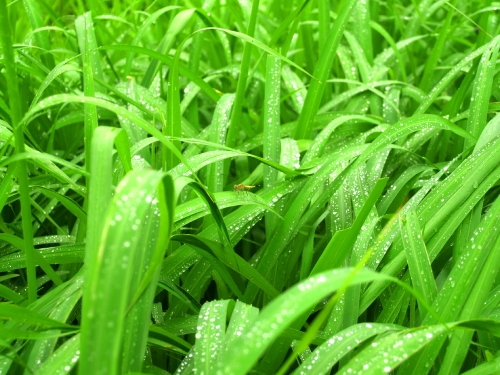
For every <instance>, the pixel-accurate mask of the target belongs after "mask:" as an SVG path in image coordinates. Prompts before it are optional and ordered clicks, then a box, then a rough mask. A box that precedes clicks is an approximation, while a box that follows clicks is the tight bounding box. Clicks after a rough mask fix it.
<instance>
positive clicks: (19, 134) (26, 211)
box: [0, 0, 37, 302]
mask: <svg viewBox="0 0 500 375" xmlns="http://www.w3.org/2000/svg"><path fill="white" fill-rule="evenodd" d="M9 14H10V12H9V11H8V10H7V1H6V0H0V25H2V26H0V38H1V44H2V49H3V64H4V66H5V72H6V77H5V78H6V81H7V87H8V95H9V104H10V111H11V121H12V128H13V129H14V141H15V145H16V147H15V148H16V153H17V154H22V153H24V151H25V146H24V132H23V126H22V124H21V118H22V109H21V96H20V94H19V84H18V80H17V72H16V62H15V60H14V50H13V48H12V43H13V41H12V33H11V28H10V19H9ZM16 172H17V178H18V180H19V193H20V198H21V211H22V229H23V237H24V247H25V252H26V269H27V274H28V275H27V276H28V297H29V300H30V302H34V301H35V300H36V298H37V286H36V266H35V255H34V253H35V248H34V244H33V235H34V233H33V231H32V228H31V204H30V193H29V187H28V167H27V164H26V161H24V160H20V161H18V162H17V168H16Z"/></svg>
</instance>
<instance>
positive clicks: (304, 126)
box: [294, 0, 358, 139]
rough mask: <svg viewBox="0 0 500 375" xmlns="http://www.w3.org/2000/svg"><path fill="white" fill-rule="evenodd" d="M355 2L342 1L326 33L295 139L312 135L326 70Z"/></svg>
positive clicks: (355, 0)
mask: <svg viewBox="0 0 500 375" xmlns="http://www.w3.org/2000/svg"><path fill="white" fill-rule="evenodd" d="M357 3H358V1H357V0H346V1H345V2H344V3H343V5H342V10H341V11H340V13H339V15H338V17H337V19H336V20H335V22H334V24H333V26H332V28H331V30H330V33H329V34H328V39H327V40H326V45H325V46H324V47H323V49H322V50H321V54H320V55H319V59H318V62H317V63H316V66H315V68H314V73H313V76H314V77H316V79H317V80H312V81H311V84H310V86H309V89H308V90H307V96H306V99H305V102H304V109H303V110H302V112H301V113H300V117H299V122H298V124H297V128H296V130H295V137H294V138H295V139H302V138H310V137H311V135H312V127H313V122H314V121H313V120H314V117H315V116H316V113H317V112H318V108H319V105H320V103H321V98H322V96H323V90H324V88H325V85H326V80H327V79H328V72H329V71H330V69H331V67H332V63H333V59H334V57H335V55H336V51H337V47H338V45H339V43H340V39H341V38H342V35H343V33H344V30H345V28H346V26H347V22H348V21H349V18H350V16H351V14H352V12H353V11H354V8H355V7H356V4H357Z"/></svg>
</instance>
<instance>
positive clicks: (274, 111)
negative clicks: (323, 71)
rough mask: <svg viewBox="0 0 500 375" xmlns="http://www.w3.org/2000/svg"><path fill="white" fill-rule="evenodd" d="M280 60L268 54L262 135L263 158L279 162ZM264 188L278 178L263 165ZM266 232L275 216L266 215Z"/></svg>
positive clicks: (268, 230)
mask: <svg viewBox="0 0 500 375" xmlns="http://www.w3.org/2000/svg"><path fill="white" fill-rule="evenodd" d="M280 71H281V61H280V59H278V58H277V57H275V56H272V55H268V57H267V62H266V89H265V96H264V109H263V111H264V118H263V120H262V121H263V128H264V129H263V137H264V139H265V142H264V150H263V156H264V158H265V159H268V160H271V161H273V162H275V163H279V162H280V154H281V141H280V138H281V137H280V92H281V90H280V88H281V85H280V83H281V74H280ZM263 174H264V188H267V187H270V186H273V185H274V184H275V183H276V181H277V180H278V171H277V170H276V169H274V168H271V167H269V166H268V165H264V171H263ZM265 220H266V233H267V234H268V235H270V234H271V231H272V228H273V227H274V226H275V220H276V218H275V217H273V216H271V215H270V214H268V215H266V219H265Z"/></svg>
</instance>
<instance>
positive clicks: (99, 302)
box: [79, 170, 168, 375]
mask: <svg viewBox="0 0 500 375" xmlns="http://www.w3.org/2000/svg"><path fill="white" fill-rule="evenodd" d="M162 178H163V177H162V174H161V173H159V172H154V171H148V170H139V171H134V172H132V173H129V174H127V176H126V177H125V178H124V180H122V182H121V183H120V185H119V186H118V188H117V191H116V194H115V195H114V197H113V199H112V201H111V203H110V205H109V208H108V210H107V213H106V215H105V217H104V220H105V223H104V226H103V230H102V236H101V241H100V243H99V247H98V248H97V249H95V250H94V251H93V252H92V254H91V255H92V257H93V258H94V259H93V260H92V263H90V262H89V263H88V266H89V267H88V268H87V270H86V284H85V288H84V296H83V310H82V319H83V321H82V329H81V335H82V337H81V352H82V354H81V355H82V357H81V361H80V367H79V371H80V373H81V374H90V373H92V374H96V375H97V374H119V373H122V370H121V368H123V369H124V371H125V372H128V369H129V368H130V369H132V370H133V367H135V366H137V365H134V366H133V367H130V366H131V363H137V358H138V357H142V356H143V355H144V350H145V348H146V341H145V337H144V334H145V333H146V334H147V331H145V330H144V328H146V327H147V326H148V325H149V318H148V314H149V311H150V306H151V302H152V298H153V297H154V286H155V284H156V283H155V282H154V281H153V283H152V284H151V286H153V288H150V291H149V293H147V294H145V296H146V298H145V299H144V300H142V299H139V300H138V301H137V303H136V306H137V304H139V303H141V302H142V303H141V304H142V305H143V306H138V310H136V311H137V314H135V311H134V310H132V314H133V315H132V316H135V319H136V322H135V324H137V325H138V326H137V328H136V332H137V333H134V334H132V333H130V332H128V331H127V330H128V328H127V327H131V324H130V323H131V322H129V321H128V319H127V318H126V316H125V314H126V312H127V306H128V304H129V303H130V302H131V301H130V300H131V296H132V295H133V294H134V292H135V290H136V289H137V288H138V287H139V283H140V281H141V279H142V276H143V275H144V274H145V273H146V272H145V270H146V267H145V265H147V264H149V262H150V260H151V258H152V257H153V254H154V253H155V247H156V244H157V242H159V243H162V244H163V246H161V247H162V248H165V247H164V245H165V244H166V242H165V238H167V239H168V237H167V236H168V233H164V232H163V233H162V232H161V231H160V208H159V204H158V197H157V191H158V185H159V184H162V183H163V182H162ZM136 192H141V193H140V194H136ZM143 239H145V242H144V243H143V242H142V241H143ZM89 261H90V259H89ZM136 265H137V267H136ZM156 277H158V273H156ZM151 292H153V293H151ZM141 307H142V314H141ZM133 335H138V336H136V337H135V339H136V341H135V342H134V343H133V342H132V341H131V339H132V336H133ZM132 358H135V360H134V361H132ZM122 359H123V363H120V362H121V360H122ZM139 365H140V362H139Z"/></svg>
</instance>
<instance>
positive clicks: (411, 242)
mask: <svg viewBox="0 0 500 375" xmlns="http://www.w3.org/2000/svg"><path fill="white" fill-rule="evenodd" d="M399 224H400V228H401V236H402V238H403V245H404V248H405V254H406V260H407V262H408V268H409V270H410V275H411V280H412V285H413V287H414V288H415V290H417V291H418V292H419V293H420V294H421V295H422V296H423V297H424V298H425V299H426V300H427V301H428V302H429V303H432V301H434V299H435V298H436V295H437V287H436V283H435V281H434V275H433V273H432V268H431V262H430V260H429V254H428V253H427V249H426V248H425V243H424V242H423V239H422V236H421V229H420V226H419V224H418V218H417V215H416V214H415V213H414V212H410V213H408V214H406V215H405V216H403V217H402V218H400V221H399Z"/></svg>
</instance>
